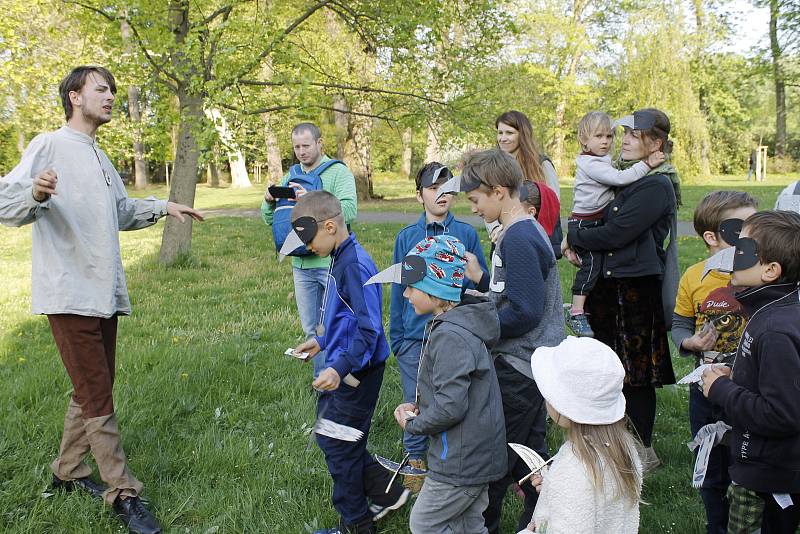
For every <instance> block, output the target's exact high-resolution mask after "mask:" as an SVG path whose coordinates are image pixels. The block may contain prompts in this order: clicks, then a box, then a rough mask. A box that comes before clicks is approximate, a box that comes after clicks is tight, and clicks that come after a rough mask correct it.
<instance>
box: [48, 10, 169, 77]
mask: <svg viewBox="0 0 800 534" xmlns="http://www.w3.org/2000/svg"><path fill="white" fill-rule="evenodd" d="M61 1H62V2H63V3H65V4H74V5H76V6H79V7H82V8H84V9H86V10H89V11H92V12H94V13H97V14H98V15H100V16H102V17H103V18H105V19H106V20H108V21H109V22H117V21H118V20H125V22H127V23H128V26H130V29H131V33H132V34H133V37H134V39H135V40H136V44H137V46H138V47H139V49H140V50H141V51H142V54H144V57H145V58H146V59H147V62H148V63H150V65H151V66H152V67H153V69H154V70H155V71H156V73H158V74H162V75H164V76H166V77H167V78H170V79H171V80H173V81H174V82H175V83H174V84H173V83H170V82H168V81H167V80H162V81H163V82H164V83H165V84H167V85H168V86H169V87H170V88H172V89H173V90H175V91H177V84H180V83H181V80H180V79H179V78H178V77H177V76H175V75H174V74H172V73H171V72H169V71H168V70H167V69H165V68H164V66H163V65H159V64H158V63H157V62H156V60H155V59H154V58H153V56H152V55H150V52H149V51H148V50H147V47H146V46H145V45H144V42H143V41H142V37H141V35H139V30H138V29H137V28H136V25H135V24H134V23H133V22H132V21H131V19H130V18H129V17H123V16H121V15H116V16H112V15H110V14H108V13H106V12H105V11H103V10H102V9H99V8H96V7H94V6H92V5H89V4H84V3H83V2H80V1H78V0H61Z"/></svg>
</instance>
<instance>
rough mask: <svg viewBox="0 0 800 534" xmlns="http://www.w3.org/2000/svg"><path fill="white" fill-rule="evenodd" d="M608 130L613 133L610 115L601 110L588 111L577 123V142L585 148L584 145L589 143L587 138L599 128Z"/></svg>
mask: <svg viewBox="0 0 800 534" xmlns="http://www.w3.org/2000/svg"><path fill="white" fill-rule="evenodd" d="M601 128H602V129H604V130H608V131H609V132H611V134H612V135H613V134H614V129H613V128H612V127H611V117H609V116H608V114H607V113H603V112H602V111H590V112H589V113H587V114H586V115H584V116H583V118H582V119H581V121H580V122H579V123H578V142H579V143H580V144H581V149H582V150H586V145H587V143H589V138H590V137H592V135H594V134H595V133H596V132H598V131H599V130H600V129H601Z"/></svg>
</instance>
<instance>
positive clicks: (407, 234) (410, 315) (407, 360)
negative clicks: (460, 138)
mask: <svg viewBox="0 0 800 534" xmlns="http://www.w3.org/2000/svg"><path fill="white" fill-rule="evenodd" d="M452 177H453V175H452V174H451V173H450V169H448V168H447V167H445V166H444V165H442V164H441V163H438V162H435V161H434V162H431V163H428V164H426V165H425V166H424V167H422V168H421V169H420V170H419V172H417V177H416V186H417V201H418V202H419V203H420V204H422V207H423V213H422V214H421V215H420V217H419V220H418V221H417V222H416V223H415V224H412V225H409V226H406V227H405V228H403V229H402V230H400V233H399V234H397V238H395V241H394V258H393V260H392V261H393V263H399V262H401V261H403V258H404V257H405V255H406V254H407V253H408V251H409V250H411V249H412V248H413V247H414V245H415V244H417V243H418V242H419V241H421V240H422V239H425V238H426V237H433V236H437V235H447V236H452V237H455V238H456V239H458V240H459V241H461V243H463V245H464V247H465V249H466V250H467V252H471V253H472V254H474V255H475V256H476V257H477V259H478V263H479V264H480V266H481V269H483V270H484V271H487V268H486V260H485V259H484V256H483V249H482V248H481V243H480V239H479V238H478V233H477V232H476V231H475V229H474V228H473V227H472V226H471V225H469V224H467V223H465V222H463V221H459V220H458V219H456V218H455V217H454V216H453V214H452V213H450V204H451V203H452V196H451V195H443V196H442V197H441V198H438V199H437V198H436V197H437V190H438V189H439V186H440V185H441V184H443V183H444V182H446V181H447V180H449V179H450V178H452ZM467 282H468V281H467ZM470 287H471V283H469V282H468V284H467V286H466V287H465V288H464V289H469V288H470ZM430 318H431V315H430V314H423V315H417V314H416V313H415V312H414V308H413V307H412V306H411V304H409V302H408V300H406V299H404V298H403V287H401V286H399V285H396V284H395V285H393V286H392V299H391V315H390V319H389V341H390V343H391V346H392V352H393V353H394V356H395V358H397V365H398V367H399V368H400V382H401V384H402V386H403V402H414V398H415V395H416V389H417V368H418V367H419V355H420V351H421V350H422V334H423V331H424V329H425V324H426V323H427V322H428V320H429V319H430ZM403 447H404V448H405V451H406V453H408V454H409V463H410V464H411V465H412V466H413V467H416V468H419V469H425V468H426V465H425V454H426V450H427V448H428V438H427V436H425V435H413V434H410V433H408V432H405V431H404V432H403ZM422 482H423V478H421V477H408V478H406V480H405V482H404V485H405V486H406V487H407V488H409V489H411V490H412V491H414V492H415V493H418V492H419V490H420V489H421V487H422Z"/></svg>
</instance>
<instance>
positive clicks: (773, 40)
mask: <svg viewBox="0 0 800 534" xmlns="http://www.w3.org/2000/svg"><path fill="white" fill-rule="evenodd" d="M779 18H780V2H779V0H770V2H769V44H770V51H771V52H772V73H773V77H774V79H775V157H777V158H780V157H783V156H784V154H785V153H786V80H785V78H784V73H783V66H782V65H781V61H782V59H783V51H782V50H781V46H780V43H779V42H778V20H779Z"/></svg>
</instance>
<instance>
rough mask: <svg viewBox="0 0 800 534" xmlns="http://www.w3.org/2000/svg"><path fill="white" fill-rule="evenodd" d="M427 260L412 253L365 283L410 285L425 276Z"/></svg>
mask: <svg viewBox="0 0 800 534" xmlns="http://www.w3.org/2000/svg"><path fill="white" fill-rule="evenodd" d="M426 268H427V265H426V264H425V260H424V259H423V258H420V257H419V256H416V255H413V254H410V255H408V256H406V257H405V258H403V261H402V262H400V263H395V264H394V265H392V266H390V267H387V268H386V269H384V270H382V271H381V272H379V273H378V274H376V275H375V276H373V277H372V278H370V279H369V280H367V283H366V284H364V285H369V284H401V285H404V286H410V285H411V284H415V283H417V282H419V281H420V280H422V279H423V278H425V269H426Z"/></svg>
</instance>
